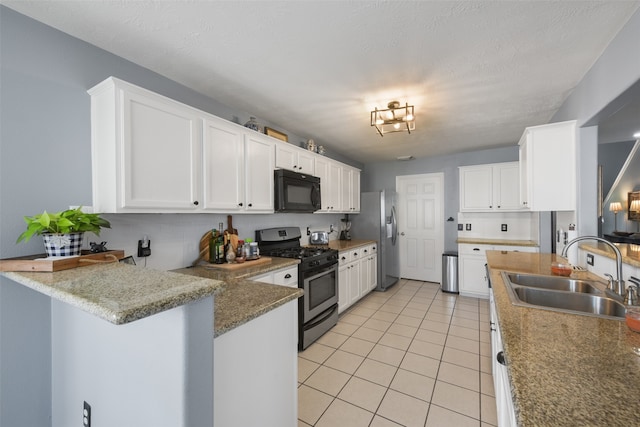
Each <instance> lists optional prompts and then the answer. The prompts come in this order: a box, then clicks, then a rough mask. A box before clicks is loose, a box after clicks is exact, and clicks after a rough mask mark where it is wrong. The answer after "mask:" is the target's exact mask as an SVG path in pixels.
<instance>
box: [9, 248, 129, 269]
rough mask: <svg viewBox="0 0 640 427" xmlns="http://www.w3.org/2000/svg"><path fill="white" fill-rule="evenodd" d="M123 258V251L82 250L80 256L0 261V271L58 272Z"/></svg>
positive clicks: (40, 256)
mask: <svg viewBox="0 0 640 427" xmlns="http://www.w3.org/2000/svg"><path fill="white" fill-rule="evenodd" d="M122 258H124V251H123V250H112V251H107V252H98V253H92V252H89V251H87V250H83V251H82V252H81V255H80V256H77V257H69V258H59V259H56V258H47V255H46V254H38V255H28V256H22V257H16V258H6V259H2V260H0V271H49V272H52V271H60V270H68V269H70V268H76V267H85V266H87V265H94V264H102V263H109V262H117V261H118V260H119V259H122Z"/></svg>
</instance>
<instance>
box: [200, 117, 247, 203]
mask: <svg viewBox="0 0 640 427" xmlns="http://www.w3.org/2000/svg"><path fill="white" fill-rule="evenodd" d="M203 160H204V161H203V177H204V184H203V187H204V191H203V192H204V205H203V208H204V209H208V210H224V211H241V210H243V209H244V207H243V205H244V175H245V170H244V134H243V132H242V131H241V130H240V129H238V128H236V127H235V126H229V125H228V124H225V123H224V122H223V121H215V120H207V121H206V122H205V126H204V141H203Z"/></svg>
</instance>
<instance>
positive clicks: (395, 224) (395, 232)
mask: <svg viewBox="0 0 640 427" xmlns="http://www.w3.org/2000/svg"><path fill="white" fill-rule="evenodd" d="M397 239H398V222H397V221H396V207H395V206H391V244H392V245H394V246H395V245H396V240H397Z"/></svg>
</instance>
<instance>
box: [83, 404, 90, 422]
mask: <svg viewBox="0 0 640 427" xmlns="http://www.w3.org/2000/svg"><path fill="white" fill-rule="evenodd" d="M82 427H91V405H89V404H88V403H87V401H86V400H85V402H84V407H83V408H82Z"/></svg>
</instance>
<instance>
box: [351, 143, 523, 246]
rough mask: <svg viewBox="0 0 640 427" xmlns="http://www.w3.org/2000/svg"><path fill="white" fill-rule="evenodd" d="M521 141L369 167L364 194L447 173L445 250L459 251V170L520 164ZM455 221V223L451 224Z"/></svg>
mask: <svg viewBox="0 0 640 427" xmlns="http://www.w3.org/2000/svg"><path fill="white" fill-rule="evenodd" d="M517 144H518V143H517V141H515V142H514V143H513V146H512V147H504V148H494V149H490V150H481V151H472V152H467V153H459V154H454V155H448V156H438V157H425V158H420V159H415V160H410V161H397V160H396V161H391V162H377V163H367V164H365V166H364V170H363V173H362V181H361V182H362V191H376V190H382V189H391V190H395V189H396V176H402V175H414V174H426V173H436V172H442V173H444V219H445V226H444V240H445V241H444V250H445V251H451V250H457V244H456V238H457V237H458V229H457V224H458V222H457V218H458V210H459V205H460V197H459V192H458V181H459V175H458V167H459V166H469V165H480V164H483V163H500V162H511V161H517V160H518V145H517ZM449 217H453V218H454V219H455V221H453V222H447V221H446V219H447V218H449Z"/></svg>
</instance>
